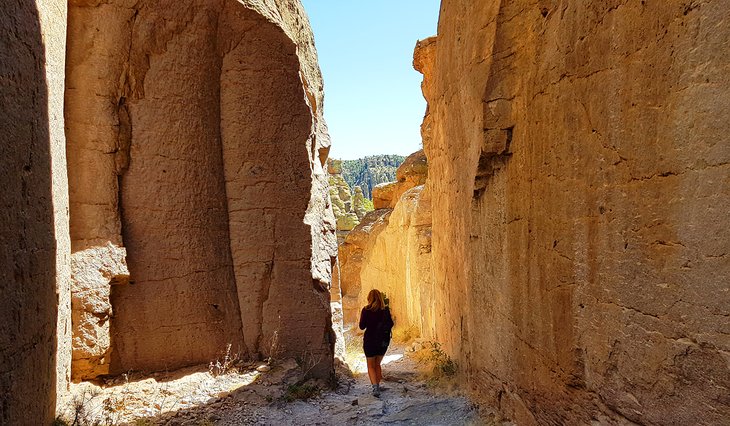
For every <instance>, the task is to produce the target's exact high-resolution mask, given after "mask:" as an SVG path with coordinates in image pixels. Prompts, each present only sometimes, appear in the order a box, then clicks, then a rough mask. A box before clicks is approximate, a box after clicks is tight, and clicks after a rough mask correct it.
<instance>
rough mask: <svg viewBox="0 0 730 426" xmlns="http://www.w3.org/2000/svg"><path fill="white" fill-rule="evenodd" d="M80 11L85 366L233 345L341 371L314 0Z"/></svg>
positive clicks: (119, 1)
mask: <svg viewBox="0 0 730 426" xmlns="http://www.w3.org/2000/svg"><path fill="white" fill-rule="evenodd" d="M68 22H69V24H68V25H69V26H68V32H69V36H68V64H67V76H66V110H65V113H66V132H67V137H68V158H69V166H68V173H69V185H70V188H71V193H70V201H71V236H72V244H73V255H72V268H73V277H74V279H73V286H74V291H73V318H74V344H73V348H74V351H73V362H74V364H73V373H74V378H75V379H88V378H93V377H97V376H99V375H103V374H117V373H120V372H123V371H127V370H130V369H136V370H161V369H170V368H176V367H180V366H183V365H191V364H199V363H207V362H209V361H211V360H213V359H215V358H216V357H217V356H219V355H220V354H221V352H222V351H224V350H225V349H226V347H227V346H228V345H231V347H232V351H233V352H234V353H237V354H240V355H242V356H253V357H258V356H268V355H274V356H293V355H297V356H301V355H303V354H308V356H310V357H311V360H310V361H311V362H312V363H313V364H316V367H315V368H314V369H313V370H312V371H313V372H314V373H315V374H318V375H320V376H324V375H329V374H330V373H331V371H332V351H333V345H334V338H333V336H332V327H331V319H330V307H329V292H328V288H329V286H330V283H331V268H332V259H333V258H334V257H335V251H336V240H335V235H334V218H333V217H331V216H332V214H331V210H329V206H328V204H327V203H328V201H327V182H326V173H325V170H324V168H323V165H324V161H325V160H326V156H327V153H328V150H329V139H328V136H327V129H326V124H325V122H324V120H323V118H322V111H321V105H322V99H323V95H322V81H321V75H320V72H319V68H318V66H317V63H316V51H315V49H314V45H313V38H312V35H311V29H310V28H309V24H308V21H307V18H306V15H305V14H304V12H303V10H302V8H301V5H300V4H299V2H298V1H290V0H280V1H269V2H265V3H261V2H257V1H240V2H239V1H236V0H218V1H212V2H211V1H203V0H199V1H194V2H191V3H190V4H189V5H187V6H186V7H185V8H180V7H179V5H178V4H177V3H176V2H172V1H162V2H160V1H154V2H153V1H142V2H129V1H124V0H116V1H111V2H106V3H102V4H100V3H98V2H95V1H87V0H72V1H71V2H70V8H69V20H68ZM283 117H286V119H283ZM291 294H297V295H298V297H297V299H296V300H294V299H292V298H291V297H290V295H291Z"/></svg>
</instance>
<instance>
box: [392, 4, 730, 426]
mask: <svg viewBox="0 0 730 426" xmlns="http://www.w3.org/2000/svg"><path fill="white" fill-rule="evenodd" d="M728 38H730V26H728V25H727V5H726V3H724V2H719V1H707V2H680V1H668V2H657V1H631V2H625V1H623V2H622V1H608V2H561V3H558V2H552V1H542V0H541V1H537V2H528V1H519V0H512V1H501V2H498V1H494V2H493V1H472V0H445V1H444V2H443V4H442V7H441V15H440V20H439V29H438V38H437V39H430V40H426V41H424V42H422V43H419V45H418V48H417V50H416V55H415V58H416V60H415V65H416V67H417V68H419V69H420V70H421V71H422V72H423V73H424V74H425V76H424V85H423V89H424V94H425V96H426V98H427V100H428V111H427V115H426V119H425V121H424V126H423V129H424V133H425V136H424V147H425V151H426V154H427V156H428V160H429V173H430V174H429V179H428V184H427V186H428V188H429V190H430V193H431V197H432V206H433V241H432V250H433V277H434V280H435V283H434V285H435V288H436V294H435V297H433V303H434V304H436V315H437V316H438V317H439V321H438V322H436V329H435V334H436V336H437V338H438V339H439V340H441V341H443V342H444V343H445V346H444V347H445V348H446V350H447V351H448V353H449V354H450V355H451V356H453V357H454V358H455V360H456V362H457V363H458V365H459V366H460V368H461V372H462V374H463V375H464V377H465V378H466V379H467V381H468V383H469V385H470V387H471V388H472V389H473V390H474V392H475V395H478V396H479V397H480V398H482V400H483V401H485V402H487V403H488V404H494V405H495V406H497V407H498V408H499V409H500V410H501V412H503V413H504V414H506V415H507V416H508V417H510V418H512V419H514V420H515V421H516V422H517V423H518V424H520V425H530V424H588V423H591V422H599V423H602V424H612V423H619V424H623V423H626V422H635V423H638V424H646V425H658V424H707V425H710V424H721V423H723V422H725V421H726V420H727V419H728V418H730V400H728V392H727V389H728V388H730V374H728V371H730V370H729V368H728V353H729V351H730V342H728V339H727V336H728V333H729V332H730V329H728V325H729V324H730V323H729V322H728V315H729V307H730V291H729V290H728V282H730V278H729V277H730V262H728V260H727V253H728V250H729V249H730V247H729V246H728V241H730V234H729V232H730V231H729V229H730V228H728V220H727V217H728V213H729V212H730V197H729V196H728V193H729V192H730V188H729V187H728V183H729V182H728V179H727V176H728V164H729V160H730V149H729V147H730V144H728V136H727V135H728V130H729V129H728V122H729V120H728V119H729V118H730V117H729V116H728V111H730V104H728V100H729V99H730V75H729V74H728V73H727V69H728V65H729V64H730V49H728V47H727V40H728ZM469 206H470V207H469ZM391 220H392V219H391Z"/></svg>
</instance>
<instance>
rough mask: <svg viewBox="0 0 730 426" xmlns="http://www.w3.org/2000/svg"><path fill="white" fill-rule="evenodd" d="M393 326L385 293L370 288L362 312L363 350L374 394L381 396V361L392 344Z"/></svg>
mask: <svg viewBox="0 0 730 426" xmlns="http://www.w3.org/2000/svg"><path fill="white" fill-rule="evenodd" d="M392 328H393V317H391V316H390V309H389V308H388V307H387V306H385V300H384V299H383V294H382V293H381V292H379V291H378V290H374V289H373V290H370V293H368V304H367V306H365V307H364V308H362V312H361V313H360V330H365V337H364V338H363V342H362V343H363V345H362V346H363V350H364V351H365V358H367V361H368V377H369V378H370V383H371V384H372V385H373V395H375V396H380V381H381V380H383V371H382V370H381V368H380V363H381V362H382V361H383V356H384V355H385V351H387V350H388V345H389V344H390V331H391V329H392Z"/></svg>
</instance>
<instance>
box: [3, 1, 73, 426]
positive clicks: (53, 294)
mask: <svg viewBox="0 0 730 426" xmlns="http://www.w3.org/2000/svg"><path fill="white" fill-rule="evenodd" d="M65 21H66V4H65V2H64V1H54V0H47V1H46V0H39V1H32V0H27V1H26V0H23V1H16V2H11V3H8V4H4V5H3V7H2V10H0V82H1V83H0V110H2V114H0V129H2V136H0V173H1V174H2V175H1V179H2V180H1V181H0V182H1V183H2V186H3V190H2V191H0V206H1V207H0V209H1V211H2V213H1V214H0V216H1V217H2V219H1V220H0V236H1V237H0V240H1V241H2V244H1V245H0V282H2V284H1V285H0V424H3V425H5V424H12V425H39V424H50V423H51V422H52V421H53V418H54V416H55V403H56V390H57V389H58V391H59V392H63V391H64V389H65V388H66V386H68V372H69V367H70V341H69V336H70V331H71V330H70V324H69V322H70V312H69V311H70V306H69V304H70V302H69V298H68V297H69V292H68V287H67V286H68V283H69V274H70V272H69V260H68V258H69V250H70V249H69V238H68V192H67V186H66V179H65V167H66V163H65V152H64V150H65V139H64V133H63V74H64V51H65V40H66V35H65V34H66V30H65ZM57 336H58V337H57ZM59 348H60V349H61V351H60V352H61V353H60V354H59V355H58V357H57V356H56V352H57V351H58V350H59ZM67 354H68V356H67Z"/></svg>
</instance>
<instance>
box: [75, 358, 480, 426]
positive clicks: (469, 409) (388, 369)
mask: <svg viewBox="0 0 730 426" xmlns="http://www.w3.org/2000/svg"><path fill="white" fill-rule="evenodd" d="M360 358H362V359H360ZM350 364H351V365H350V368H351V369H352V370H354V371H355V374H354V376H353V377H351V378H348V377H344V378H343V377H341V378H340V381H339V383H340V385H339V386H338V388H337V389H334V390H324V391H315V390H314V389H315V388H314V386H315V385H316V384H311V383H306V384H301V383H300V379H301V369H300V368H299V367H298V366H297V365H296V362H295V361H293V360H289V361H286V362H283V363H280V364H277V365H274V366H273V367H272V368H271V370H269V371H263V372H257V371H255V370H253V369H250V370H247V371H245V372H243V373H230V374H224V375H219V376H217V377H214V376H212V375H211V374H210V373H209V372H207V371H198V372H192V371H182V372H176V373H171V374H166V375H158V376H157V377H153V378H147V379H144V380H141V381H138V382H134V381H130V382H125V383H122V384H118V385H116V386H107V387H104V388H96V389H94V390H93V391H88V389H87V390H85V391H84V394H86V395H93V397H92V398H90V399H89V400H88V401H87V412H89V413H91V411H92V409H94V407H97V408H96V409H95V410H96V412H97V415H96V417H95V420H97V421H98V422H96V421H89V422H88V423H84V422H80V423H79V424H81V425H86V424H89V425H90V424H128V425H135V426H147V425H169V426H172V425H186V426H188V425H190V426H193V425H194V426H210V425H377V424H387V425H483V424H490V423H489V422H487V421H486V420H485V419H484V418H480V416H479V412H478V410H477V409H476V407H475V406H474V405H472V404H471V403H470V402H469V401H468V400H467V399H466V398H464V397H461V396H458V395H453V394H450V393H446V392H444V391H443V389H441V388H439V387H434V386H432V385H430V384H429V383H427V381H426V380H424V378H423V377H422V376H421V374H419V372H418V371H419V366H418V365H417V363H416V362H415V361H414V359H413V358H412V357H411V356H409V355H408V354H407V353H405V352H404V348H403V346H398V345H397V346H395V347H392V348H391V349H390V350H389V352H388V354H387V356H386V358H385V359H384V363H383V364H384V365H383V374H384V383H383V384H382V385H383V386H384V387H385V389H384V390H383V392H382V393H381V395H380V397H374V396H373V395H372V394H371V386H370V383H369V380H368V378H367V374H364V371H365V359H364V357H357V358H355V359H351V360H350ZM266 369H267V368H262V370H266ZM78 392H79V389H77V393H78ZM114 395H117V397H114ZM120 396H123V398H121V397H120ZM120 401H121V402H120ZM115 405H116V406H118V409H116V410H114V409H113V408H112V410H111V411H109V412H107V411H104V410H106V409H105V408H104V407H110V406H111V407H113V406H115ZM99 413H101V414H104V416H100V415H99ZM104 419H107V420H106V421H105V420H104ZM90 420H92V419H91V417H90Z"/></svg>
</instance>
